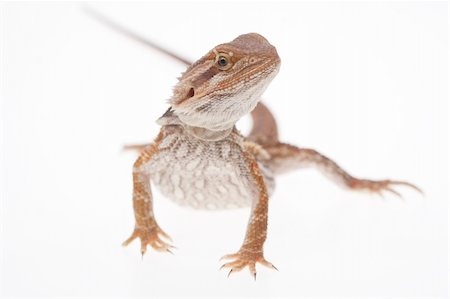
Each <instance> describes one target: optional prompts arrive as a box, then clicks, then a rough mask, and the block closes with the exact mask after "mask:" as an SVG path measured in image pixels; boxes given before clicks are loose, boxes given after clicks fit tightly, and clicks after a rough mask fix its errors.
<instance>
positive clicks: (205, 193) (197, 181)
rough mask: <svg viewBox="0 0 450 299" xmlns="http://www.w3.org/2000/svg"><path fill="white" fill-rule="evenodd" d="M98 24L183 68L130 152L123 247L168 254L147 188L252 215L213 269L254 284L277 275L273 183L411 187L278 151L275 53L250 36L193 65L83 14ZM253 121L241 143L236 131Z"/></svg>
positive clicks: (302, 152)
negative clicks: (269, 92) (145, 136)
mask: <svg viewBox="0 0 450 299" xmlns="http://www.w3.org/2000/svg"><path fill="white" fill-rule="evenodd" d="M90 13H91V14H93V15H94V16H95V17H96V18H97V19H99V20H100V21H102V22H103V23H106V24H107V25H109V26H112V27H114V28H115V29H116V30H119V31H121V32H122V33H125V34H126V35H128V36H130V37H132V38H133V39H135V40H138V41H140V42H143V43H145V44H146V45H149V46H151V47H152V48H154V49H156V50H159V51H160V52H162V53H165V54H167V55H169V56H171V57H173V58H175V59H178V60H179V61H181V62H182V63H184V64H186V65H188V68H187V70H186V71H185V72H184V73H183V74H182V76H181V77H180V78H179V81H178V83H177V84H176V86H175V88H174V91H173V95H172V97H171V98H170V100H169V104H170V108H169V109H168V110H167V111H166V112H165V113H164V114H163V115H162V116H161V117H160V118H159V119H158V120H157V123H158V124H159V125H160V126H161V129H160V132H159V134H158V136H157V137H156V139H155V140H154V141H153V142H152V143H150V144H143V145H132V146H128V147H127V148H133V149H138V150H139V152H140V153H139V157H138V158H137V160H136V162H135V163H134V165H133V207H134V215H135V219H136V222H135V227H134V231H133V233H132V234H131V236H130V237H129V238H128V239H127V240H126V241H125V242H124V243H123V245H124V246H126V245H128V244H130V243H131V242H132V241H133V240H135V239H139V240H140V242H141V253H142V255H143V254H144V253H145V252H146V250H147V246H150V247H152V248H153V249H154V250H156V251H167V252H171V250H170V249H171V248H173V246H172V245H171V244H170V241H171V239H170V237H169V235H168V234H167V233H165V232H164V231H163V230H162V229H161V227H160V226H159V225H158V222H157V220H156V216H155V215H154V213H153V196H152V191H151V185H150V182H152V183H153V184H154V185H155V186H157V187H158V188H159V189H160V190H161V192H162V193H163V194H164V195H165V196H166V197H168V198H170V199H172V200H174V201H175V202H177V203H179V204H181V205H184V206H190V207H193V208H196V209H229V208H236V207H250V208H251V215H250V219H249V222H248V226H247V231H246V234H245V238H244V241H243V244H242V246H241V247H240V249H239V250H238V251H237V252H236V253H233V254H228V255H225V256H224V257H223V258H224V259H231V261H230V262H228V263H225V264H224V265H223V266H222V267H221V268H231V270H230V272H229V274H230V273H232V272H236V271H240V270H242V269H243V268H245V267H248V268H249V270H250V273H251V274H252V275H253V276H254V277H255V279H256V267H255V265H256V264H257V263H260V264H262V265H264V266H267V267H270V268H273V269H276V267H275V266H274V265H273V264H272V263H270V262H269V261H267V260H266V259H265V257H264V254H263V245H264V243H265V241H266V237H267V219H268V217H269V216H268V215H269V214H268V203H269V197H270V196H271V194H272V193H273V191H274V187H275V184H274V182H275V181H274V178H275V177H276V176H277V175H280V174H282V173H286V172H288V171H292V170H296V169H299V168H303V167H316V168H317V169H319V170H320V171H321V172H323V173H324V174H325V175H326V176H327V177H329V178H331V179H332V180H333V181H334V182H336V183H338V184H340V185H341V186H343V187H345V188H347V189H350V190H354V191H369V192H373V193H379V194H381V193H382V192H385V191H386V192H391V193H393V194H395V195H398V196H400V193H398V192H397V191H396V190H395V189H394V187H396V186H401V185H404V186H408V187H411V188H413V189H415V190H417V191H419V192H422V191H421V190H420V189H419V188H418V187H416V186H415V185H413V184H411V183H408V182H405V181H397V180H368V179H360V178H356V177H354V176H352V175H350V174H349V173H348V172H346V171H344V170H343V169H342V168H341V167H340V166H339V165H338V164H337V163H335V162H334V161H332V160H331V159H329V158H328V157H326V156H324V155H322V154H321V153H319V152H317V151H316V150H313V149H309V148H299V147H296V146H294V145H290V144H287V143H284V142H281V141H280V140H279V139H278V129H277V125H276V122H275V118H274V117H273V115H272V113H271V112H270V110H269V109H268V108H267V107H266V106H265V105H264V104H262V102H260V99H261V95H262V94H263V92H264V90H265V89H266V87H267V86H268V85H269V83H270V82H271V81H272V79H273V78H274V77H275V76H276V74H277V73H278V71H279V69H280V63H281V60H280V57H279V56H278V53H277V50H276V48H275V47H274V46H273V45H271V44H270V43H269V42H268V40H267V39H266V38H264V37H263V36H261V35H259V34H257V33H248V34H243V35H240V36H238V37H237V38H235V39H234V40H233V41H231V42H228V43H224V44H220V45H218V46H216V47H214V48H213V49H211V50H210V51H209V52H207V53H206V54H205V55H204V56H203V57H202V58H200V59H199V60H197V61H196V62H194V63H192V64H191V63H190V62H189V61H188V60H186V59H183V58H181V57H180V56H178V55H176V54H174V53H172V52H170V51H168V50H166V49H163V48H161V47H159V46H158V45H156V44H155V43H153V42H151V41H149V40H146V39H144V38H142V37H140V36H138V35H136V34H135V33H132V32H130V31H128V30H127V29H125V28H124V27H121V26H120V25H118V24H116V23H114V22H112V21H111V20H109V19H107V18H105V17H104V16H102V15H100V14H98V13H96V12H95V11H90ZM249 113H251V116H252V119H253V128H252V130H251V132H250V134H249V135H248V136H243V135H242V134H241V133H240V132H239V131H238V130H237V129H236V126H235V124H236V122H237V121H238V120H239V119H241V118H242V117H243V116H245V115H247V114H249Z"/></svg>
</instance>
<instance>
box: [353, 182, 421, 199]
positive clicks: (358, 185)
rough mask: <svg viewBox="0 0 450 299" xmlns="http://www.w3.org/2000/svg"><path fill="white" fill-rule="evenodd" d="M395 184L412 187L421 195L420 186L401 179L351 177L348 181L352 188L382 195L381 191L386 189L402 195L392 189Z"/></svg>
mask: <svg viewBox="0 0 450 299" xmlns="http://www.w3.org/2000/svg"><path fill="white" fill-rule="evenodd" d="M397 186H406V187H409V188H412V189H414V190H416V191H417V192H419V193H420V194H422V195H423V191H422V190H420V188H418V187H417V186H415V185H413V184H411V183H408V182H403V181H391V180H383V181H371V180H358V179H353V180H351V181H350V182H349V187H350V188H351V189H353V190H361V191H369V192H373V193H377V194H379V195H381V196H383V192H386V191H387V192H390V193H393V194H395V195H397V196H398V197H402V195H401V194H400V193H399V192H398V191H396V190H395V189H394V188H395V187H397Z"/></svg>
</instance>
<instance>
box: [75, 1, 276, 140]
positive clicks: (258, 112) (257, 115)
mask: <svg viewBox="0 0 450 299" xmlns="http://www.w3.org/2000/svg"><path fill="white" fill-rule="evenodd" d="M84 11H85V12H86V13H87V14H88V15H89V16H91V17H93V18H94V19H96V20H97V21H99V22H100V23H102V24H103V25H106V26H107V27H109V28H111V29H113V30H114V31H117V32H119V33H121V34H122V35H124V36H126V37H128V38H130V39H131V40H134V41H135V42H138V43H140V44H143V45H145V46H148V47H150V48H152V49H153V50H156V51H158V52H159V53H161V54H164V55H166V56H169V57H170V58H172V59H175V60H177V61H178V62H180V63H182V64H184V65H186V66H189V65H191V64H192V61H190V60H189V59H186V58H184V57H182V56H180V55H178V54H175V53H174V52H172V51H170V50H168V49H166V48H163V47H161V46H160V45H158V44H157V43H155V42H153V41H151V40H149V39H147V38H145V37H143V36H141V35H139V34H137V33H136V32H133V31H131V30H129V29H128V28H126V27H124V26H122V25H120V24H118V23H117V22H115V21H113V20H112V19H110V18H108V17H107V16H105V15H103V14H101V13H100V12H98V11H96V10H94V9H93V8H91V7H89V6H84ZM251 115H252V120H253V127H252V130H251V131H250V134H249V136H248V139H249V140H251V141H254V142H257V143H259V144H261V145H271V144H274V143H277V142H278V128H277V123H276V121H275V118H274V116H273V114H272V113H271V112H270V110H269V109H268V108H267V106H266V105H264V104H263V103H262V102H259V103H258V105H257V106H256V108H255V109H254V110H253V111H252V113H251ZM131 148H134V147H133V146H131Z"/></svg>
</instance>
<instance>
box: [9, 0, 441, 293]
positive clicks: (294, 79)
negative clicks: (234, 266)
mask: <svg viewBox="0 0 450 299" xmlns="http://www.w3.org/2000/svg"><path fill="white" fill-rule="evenodd" d="M93 6H95V7H96V8H97V9H99V10H100V11H102V12H104V13H106V14H108V15H110V16H112V17H113V18H115V19H117V20H118V21H120V22H121V23H122V24H125V25H127V26H129V27H130V28H132V29H133V30H136V31H137V32H139V33H141V34H143V35H145V36H148V37H150V38H153V39H154V40H155V41H158V42H160V43H162V44H163V45H165V46H167V47H170V48H172V49H175V50H176V51H178V52H180V53H183V54H185V55H186V56H187V57H190V58H192V59H196V58H199V57H201V56H202V55H203V54H204V53H206V52H207V51H208V50H209V49H211V48H212V47H213V46H215V45H216V44H219V43H222V42H226V41H229V40H231V39H233V38H235V37H236V36H237V35H239V34H242V33H247V32H252V31H254V32H259V33H261V34H263V35H264V36H266V37H267V38H268V40H269V41H270V42H271V43H272V44H273V45H275V46H276V47H277V49H278V52H279V55H280V56H281V58H282V68H281V71H280V73H279V75H278V77H277V78H276V79H275V80H274V82H273V83H272V85H271V86H270V87H269V89H268V90H267V92H266V93H265V96H264V98H265V100H266V102H267V104H268V105H269V106H270V107H271V108H272V109H273V111H274V113H275V115H276V116H277V118H278V120H279V125H280V131H281V136H282V138H283V140H285V141H288V142H290V143H293V144H298V145H302V146H306V147H313V148H315V149H317V150H320V151H322V152H323V153H324V154H326V155H328V156H330V157H332V158H333V159H335V160H336V161H337V162H339V163H340V164H341V165H342V166H343V167H344V168H345V169H347V170H349V171H350V172H351V173H352V174H355V175H359V176H363V177H368V178H385V177H391V178H398V179H404V180H409V181H411V182H414V183H417V184H418V185H419V186H420V187H421V188H423V189H424V190H425V192H426V197H425V198H422V197H421V196H420V195H419V194H417V193H415V192H413V191H411V190H408V189H401V190H400V189H399V190H400V191H401V192H402V194H403V195H404V199H405V200H404V201H401V200H400V199H398V198H396V197H395V196H391V195H389V194H386V196H385V199H382V198H380V197H378V196H372V195H369V194H355V193H350V192H347V191H344V190H341V189H340V188H338V187H337V186H335V185H334V184H333V183H331V182H329V181H328V180H327V179H325V178H323V177H322V176H321V175H320V174H319V173H317V172H316V171H314V170H303V171H298V172H295V173H292V174H289V175H286V176H283V177H280V178H279V179H278V181H277V184H278V186H277V190H276V192H275V194H274V196H273V197H272V201H271V206H270V223H269V234H268V239H267V242H266V246H265V251H266V257H267V259H268V260H269V261H271V262H273V263H274V264H275V265H276V266H277V267H278V268H279V270H280V271H279V272H276V271H271V270H269V269H266V268H262V267H259V268H258V279H257V281H256V282H254V281H253V279H252V278H251V277H250V275H249V274H248V271H243V272H242V273H239V274H236V275H233V276H231V277H230V278H229V279H227V278H226V272H220V271H219V270H218V268H219V266H220V265H221V263H219V262H218V258H219V257H220V256H222V255H224V254H227V253H232V252H234V251H236V250H237V249H238V248H239V246H240V244H241V241H242V239H243V236H244V232H245V227H246V223H247V219H248V214H249V211H248V210H237V211H226V212H201V211H193V210H190V209H184V208H181V207H178V206H176V205H174V204H173V203H172V202H170V201H168V200H167V199H165V198H164V197H163V196H162V195H161V194H160V193H159V192H158V191H157V190H155V192H154V193H155V212H156V215H157V218H158V220H159V222H160V224H161V226H162V227H163V228H164V229H165V230H166V231H167V232H168V233H169V234H170V235H171V236H172V237H173V239H174V244H175V245H176V246H177V247H178V249H177V250H176V252H175V255H174V256H171V255H169V254H160V253H155V252H153V251H151V250H150V252H149V253H148V254H147V255H146V256H145V258H144V260H141V257H140V254H139V249H138V243H137V242H135V243H133V244H132V245H131V246H129V247H128V248H122V247H121V246H120V244H121V242H122V241H123V240H124V239H125V238H126V237H128V236H129V234H130V233H131V230H132V228H133V214H132V207H131V165H132V163H133V161H134V159H135V155H134V154H132V153H122V152H121V146H122V145H123V144H124V143H132V142H145V141H149V140H151V139H152V138H153V137H154V136H155V135H156V134H157V132H158V127H157V125H156V124H155V120H156V119H157V118H158V117H159V116H160V115H161V114H162V113H164V112H165V110H166V109H167V104H166V99H168V98H169V97H170V95H171V88H172V86H173V85H174V84H175V83H176V77H177V76H178V75H179V74H180V72H182V71H183V70H184V67H183V66H180V65H179V64H177V63H176V62H173V61H171V60H170V59H167V58H166V57H163V56H160V55H158V54H157V53H155V52H153V51H151V50H149V49H147V48H145V47H143V46H141V45H139V44H136V43H133V42H131V41H129V40H128V39H126V38H124V37H122V36H120V35H118V34H116V33H114V32H113V31H111V30H110V29H108V28H105V27H104V26H102V25H100V24H99V23H97V22H96V21H95V20H92V19H91V18H89V17H88V16H86V15H85V14H84V13H83V12H82V10H81V8H80V7H81V5H78V4H70V3H67V4H57V3H53V4H39V3H30V4H13V3H11V4H2V5H1V14H2V15H1V18H0V19H1V22H2V26H1V27H2V32H1V33H2V37H1V43H2V44H1V50H2V60H1V63H2V65H1V67H0V70H1V74H2V80H3V82H2V83H3V85H2V94H1V99H2V104H1V114H2V116H1V119H2V122H1V125H2V130H1V132H2V134H3V138H2V143H3V144H2V146H1V147H0V148H1V151H2V152H3V153H2V158H3V159H2V160H1V163H2V165H1V169H2V172H1V175H2V178H1V184H2V185H1V188H2V190H1V197H2V198H1V225H2V226H1V239H0V242H1V251H2V252H1V254H2V259H1V261H0V295H2V296H7V297H15V296H25V297H35V296H42V297H50V296H58V297H60V296H62V297H64V296H77V297H85V296H91V297H97V296H98V297H100V296H104V297H108V296H111V297H112V296H120V297H132V296H142V297H144V296H145V297H154V296H177V297H182V296H191V297H193V296H195V297H199V296H208V297H231V296H267V297H285V296H293V297H294V296H295V297H301V296H314V297H335V296H340V297H349V296H354V297H369V296H381V297H395V296H402V297H408V296H422V297H431V296H441V297H443V296H447V286H448V285H447V284H448V274H447V271H448V255H447V254H448V197H449V196H448V195H449V194H448V182H449V177H448V150H449V149H448V133H449V132H448V102H447V99H448V89H447V88H448V86H447V82H448V52H449V49H448V37H447V35H448V29H447V18H448V16H447V12H448V10H447V3H446V2H434V3H431V2H429V3H427V2H411V3H408V2H400V3H396V4H395V3H389V2H380V3H358V4H351V3H347V4H345V3H344V4H343V3H339V2H332V3H320V2H315V1H314V2H303V3H299V4H293V3H291V4H282V3H278V2H277V3H275V2H274V3H272V4H270V3H269V4H264V5H262V4H257V3H248V4H241V3H237V2H236V3H230V4H220V3H216V4H207V3H186V4H170V3H168V4H152V3H149V4H145V3H142V4H133V5H131V4H121V5H120V4H115V5H109V4H95V5H93ZM239 127H240V128H241V129H242V130H243V131H246V130H248V127H249V120H248V119H244V120H243V121H242V122H241V123H240V124H239Z"/></svg>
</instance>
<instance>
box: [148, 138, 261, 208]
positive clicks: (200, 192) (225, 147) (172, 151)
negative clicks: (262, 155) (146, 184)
mask: <svg viewBox="0 0 450 299" xmlns="http://www.w3.org/2000/svg"><path fill="white" fill-rule="evenodd" d="M159 148H160V150H161V152H160V153H159V154H157V155H156V156H155V157H154V159H152V162H150V163H149V164H148V165H147V169H148V172H149V173H150V178H151V180H152V182H153V183H154V185H156V186H157V187H158V188H159V189H160V190H161V192H162V193H163V194H164V195H165V196H167V197H169V198H170V199H172V200H174V201H175V202H177V203H179V204H181V205H188V206H192V207H194V208H199V209H229V208H237V207H245V206H249V205H250V203H251V201H252V198H254V194H253V195H252V190H254V188H253V187H252V184H251V175H250V172H249V171H248V166H247V165H246V162H245V161H244V158H243V155H242V152H241V149H240V148H239V146H238V145H237V144H234V143H231V142H230V141H229V140H228V141H227V140H224V141H216V142H205V141H201V140H198V139H196V138H194V137H192V136H188V135H185V134H176V133H175V134H172V135H170V136H168V137H165V139H164V140H163V141H162V143H161V144H160V146H159Z"/></svg>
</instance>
